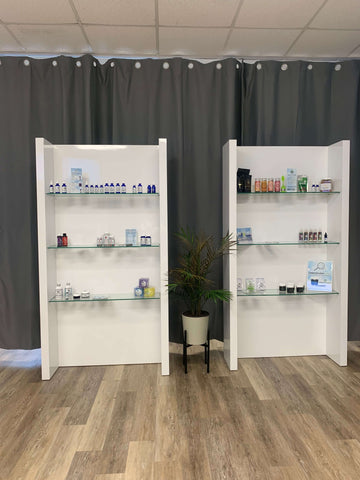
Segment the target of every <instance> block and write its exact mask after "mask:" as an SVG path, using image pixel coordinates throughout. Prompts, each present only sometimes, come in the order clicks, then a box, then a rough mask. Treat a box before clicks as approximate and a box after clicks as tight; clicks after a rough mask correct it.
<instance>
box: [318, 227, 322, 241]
mask: <svg viewBox="0 0 360 480" xmlns="http://www.w3.org/2000/svg"><path fill="white" fill-rule="evenodd" d="M317 239H318V242H320V243H322V230H321V228H319V229H318V235H317Z"/></svg>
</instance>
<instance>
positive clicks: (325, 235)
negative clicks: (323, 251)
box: [324, 232, 328, 243]
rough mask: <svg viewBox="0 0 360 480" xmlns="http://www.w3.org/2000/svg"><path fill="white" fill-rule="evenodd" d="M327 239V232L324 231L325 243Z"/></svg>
mask: <svg viewBox="0 0 360 480" xmlns="http://www.w3.org/2000/svg"><path fill="white" fill-rule="evenodd" d="M327 241H328V234H327V233H326V232H325V233H324V243H327Z"/></svg>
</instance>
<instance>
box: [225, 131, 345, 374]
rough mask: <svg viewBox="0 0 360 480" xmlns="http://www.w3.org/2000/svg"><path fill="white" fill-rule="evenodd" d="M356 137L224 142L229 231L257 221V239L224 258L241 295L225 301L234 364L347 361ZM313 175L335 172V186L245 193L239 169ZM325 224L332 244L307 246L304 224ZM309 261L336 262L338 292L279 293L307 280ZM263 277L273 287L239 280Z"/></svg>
mask: <svg viewBox="0 0 360 480" xmlns="http://www.w3.org/2000/svg"><path fill="white" fill-rule="evenodd" d="M349 151H350V144H349V141H348V140H344V141H341V142H338V143H336V144H334V145H331V146H329V147H237V145H236V140H229V141H228V142H227V143H226V144H225V145H224V147H223V231H224V233H225V232H227V231H229V232H232V233H233V234H234V237H235V236H236V229H237V228H238V227H251V228H252V234H253V242H252V243H251V244H249V245H247V244H244V245H239V246H238V247H237V248H236V251H235V252H234V253H233V254H231V255H230V256H228V257H227V258H225V259H224V287H225V288H228V289H230V290H231V292H232V294H233V300H232V301H231V302H230V303H229V304H225V305H224V355H225V359H226V362H227V363H228V365H229V368H230V369H231V370H236V369H237V359H238V358H246V357H274V356H296V355H327V356H329V357H330V358H332V359H333V360H334V361H335V362H336V363H337V364H339V365H346V364H347V321H348V318H347V310H348V308H347V297H348V223H349ZM290 167H292V168H296V169H297V173H298V174H304V175H307V176H308V177H309V179H310V181H319V180H320V179H322V178H332V179H333V182H334V186H333V192H332V193H329V194H326V193H310V192H309V193H263V194H262V193H260V194H259V193H237V185H236V183H237V182H236V173H237V169H238V168H249V169H250V174H251V175H252V180H253V181H254V179H255V178H258V177H259V178H261V177H265V178H274V177H281V176H282V175H285V177H286V169H287V168H290ZM319 227H320V228H321V229H322V231H323V232H327V234H328V243H327V244H324V243H321V244H320V243H314V244H299V243H298V233H299V230H300V229H302V228H319ZM309 260H319V261H321V260H331V261H333V265H334V271H333V291H332V292H331V293H328V294H321V295H320V294H317V295H316V294H308V293H310V292H305V293H304V294H295V295H290V294H283V295H279V293H278V285H279V283H288V282H292V283H295V284H296V283H298V282H301V283H304V284H305V286H306V271H307V262H308V261H309ZM257 277H262V278H264V279H265V282H266V288H267V290H266V291H265V292H264V293H262V294H256V295H247V294H244V293H241V292H237V278H242V280H243V283H245V279H246V278H257Z"/></svg>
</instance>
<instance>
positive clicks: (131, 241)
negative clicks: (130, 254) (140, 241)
mask: <svg viewBox="0 0 360 480" xmlns="http://www.w3.org/2000/svg"><path fill="white" fill-rule="evenodd" d="M125 243H126V245H128V246H133V245H137V230H136V228H127V229H126V230H125Z"/></svg>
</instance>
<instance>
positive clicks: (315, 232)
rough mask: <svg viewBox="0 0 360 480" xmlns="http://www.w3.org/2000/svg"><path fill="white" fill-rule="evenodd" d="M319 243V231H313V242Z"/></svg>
mask: <svg viewBox="0 0 360 480" xmlns="http://www.w3.org/2000/svg"><path fill="white" fill-rule="evenodd" d="M317 241H318V232H317V230H316V229H315V230H313V242H317Z"/></svg>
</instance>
